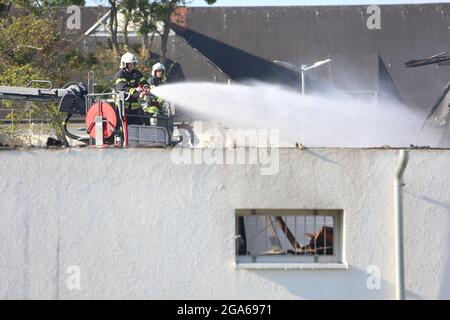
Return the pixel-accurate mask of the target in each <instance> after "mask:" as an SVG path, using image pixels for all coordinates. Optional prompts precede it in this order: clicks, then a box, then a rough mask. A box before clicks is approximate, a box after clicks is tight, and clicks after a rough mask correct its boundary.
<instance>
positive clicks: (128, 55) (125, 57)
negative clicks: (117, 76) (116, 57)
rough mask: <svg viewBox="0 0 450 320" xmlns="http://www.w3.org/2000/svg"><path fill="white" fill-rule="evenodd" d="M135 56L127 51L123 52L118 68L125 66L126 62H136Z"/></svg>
mask: <svg viewBox="0 0 450 320" xmlns="http://www.w3.org/2000/svg"><path fill="white" fill-rule="evenodd" d="M137 62H138V61H137V58H136V56H135V55H134V54H132V53H130V52H127V53H125V54H124V55H123V56H122V58H121V59H120V68H121V69H123V68H126V67H127V63H137Z"/></svg>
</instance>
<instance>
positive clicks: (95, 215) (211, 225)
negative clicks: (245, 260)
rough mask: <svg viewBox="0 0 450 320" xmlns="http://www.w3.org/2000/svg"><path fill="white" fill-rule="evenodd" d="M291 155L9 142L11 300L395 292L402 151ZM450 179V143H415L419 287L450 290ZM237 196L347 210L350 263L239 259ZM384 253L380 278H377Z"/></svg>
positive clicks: (411, 202)
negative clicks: (180, 159)
mask: <svg viewBox="0 0 450 320" xmlns="http://www.w3.org/2000/svg"><path fill="white" fill-rule="evenodd" d="M227 152H228V153H230V152H233V151H232V150H228V151H227ZM279 161H280V168H279V172H278V174H276V175H261V170H260V167H259V166H258V165H249V164H248V165H207V164H203V165H194V164H192V165H175V164H173V163H172V161H171V155H170V151H169V150H160V149H129V150H113V149H104V150H94V149H90V150H89V149H70V150H63V151H51V150H47V151H46V150H31V151H0V195H1V198H0V199H1V200H0V219H1V220H0V298H2V299H5V298H6V299H13V298H39V299H41V298H43V299H47V298H49V299H55V298H59V299H80V298H85V299H93V298H101V299H109V298H138V299H156V298H158V299H241V298H242V299H303V298H340V299H341V298H342V299H346V298H355V299H364V298H370V299H391V298H394V234H393V230H394V225H393V223H394V221H393V208H394V206H393V201H394V199H393V193H394V192H393V188H394V168H395V165H396V161H397V151H396V150H380V149H378V150H370V149H366V150H356V149H355V150H349V149H311V150H298V149H282V150H281V151H280V156H279ZM448 181H450V151H448V150H411V151H410V163H409V165H408V167H407V169H406V173H405V183H406V187H405V246H406V254H405V258H406V289H407V292H406V295H407V297H408V298H413V299H423V298H430V299H434V298H440V299H444V298H447V299H448V298H450V250H449V249H448V248H449V245H450V232H449V230H450V188H449V186H448ZM237 208H277V209H281V208H300V209H301V208H320V209H327V208H329V209H343V210H344V237H345V243H344V256H345V261H346V262H347V263H348V264H349V268H348V269H347V270H288V271H285V270H242V269H235V268H234V264H233V263H234V255H235V249H234V246H235V244H234V227H235V220H234V213H235V209H237ZM71 265H77V266H79V267H80V270H81V289H80V290H69V289H68V287H67V284H66V283H67V280H68V278H69V276H70V275H69V274H68V273H67V268H68V267H69V266H71ZM371 265H377V266H378V267H379V268H380V270H381V275H382V282H381V288H380V290H369V289H368V288H367V285H366V282H367V279H368V277H369V275H368V274H367V272H366V270H367V268H368V267H369V266H371Z"/></svg>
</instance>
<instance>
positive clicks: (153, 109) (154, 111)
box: [144, 106, 159, 115]
mask: <svg viewBox="0 0 450 320" xmlns="http://www.w3.org/2000/svg"><path fill="white" fill-rule="evenodd" d="M144 111H145V112H147V113H150V114H152V115H156V114H157V113H158V111H159V109H158V107H155V106H150V107H146V108H145V109H144Z"/></svg>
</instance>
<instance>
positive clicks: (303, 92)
mask: <svg viewBox="0 0 450 320" xmlns="http://www.w3.org/2000/svg"><path fill="white" fill-rule="evenodd" d="M306 67H307V66H306V64H302V69H301V73H302V80H301V81H302V96H304V95H305V69H306Z"/></svg>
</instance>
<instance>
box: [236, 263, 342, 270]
mask: <svg viewBox="0 0 450 320" xmlns="http://www.w3.org/2000/svg"><path fill="white" fill-rule="evenodd" d="M234 266H235V269H248V270H347V269H348V263H235V264H234Z"/></svg>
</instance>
